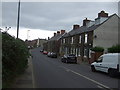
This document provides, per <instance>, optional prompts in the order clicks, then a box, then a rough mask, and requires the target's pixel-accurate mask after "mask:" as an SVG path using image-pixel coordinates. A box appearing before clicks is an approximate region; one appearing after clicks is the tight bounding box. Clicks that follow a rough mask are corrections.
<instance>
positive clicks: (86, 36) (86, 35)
mask: <svg viewBox="0 0 120 90" xmlns="http://www.w3.org/2000/svg"><path fill="white" fill-rule="evenodd" d="M87 40H88V34H85V43H87Z"/></svg>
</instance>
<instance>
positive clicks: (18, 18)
mask: <svg viewBox="0 0 120 90" xmlns="http://www.w3.org/2000/svg"><path fill="white" fill-rule="evenodd" d="M19 20H20V0H19V2H18V17H17V38H18V34H19Z"/></svg>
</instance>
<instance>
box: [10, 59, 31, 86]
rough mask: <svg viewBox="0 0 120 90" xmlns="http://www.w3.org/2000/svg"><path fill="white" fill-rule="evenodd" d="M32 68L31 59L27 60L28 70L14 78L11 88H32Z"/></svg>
mask: <svg viewBox="0 0 120 90" xmlns="http://www.w3.org/2000/svg"><path fill="white" fill-rule="evenodd" d="M32 71H33V68H32V58H31V57H29V59H28V68H27V69H26V70H25V72H24V73H23V74H22V75H20V76H19V77H18V78H16V81H15V83H14V84H13V85H12V88H33V72H32Z"/></svg>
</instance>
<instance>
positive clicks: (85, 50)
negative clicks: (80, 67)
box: [84, 49, 87, 57]
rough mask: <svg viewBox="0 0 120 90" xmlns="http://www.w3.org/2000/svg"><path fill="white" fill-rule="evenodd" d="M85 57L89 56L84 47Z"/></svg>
mask: <svg viewBox="0 0 120 90" xmlns="http://www.w3.org/2000/svg"><path fill="white" fill-rule="evenodd" d="M84 57H87V49H84Z"/></svg>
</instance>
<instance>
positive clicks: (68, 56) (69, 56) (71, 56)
mask: <svg viewBox="0 0 120 90" xmlns="http://www.w3.org/2000/svg"><path fill="white" fill-rule="evenodd" d="M61 61H62V62H64V63H77V57H76V55H75V54H66V55H64V56H63V57H62V58H61Z"/></svg>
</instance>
